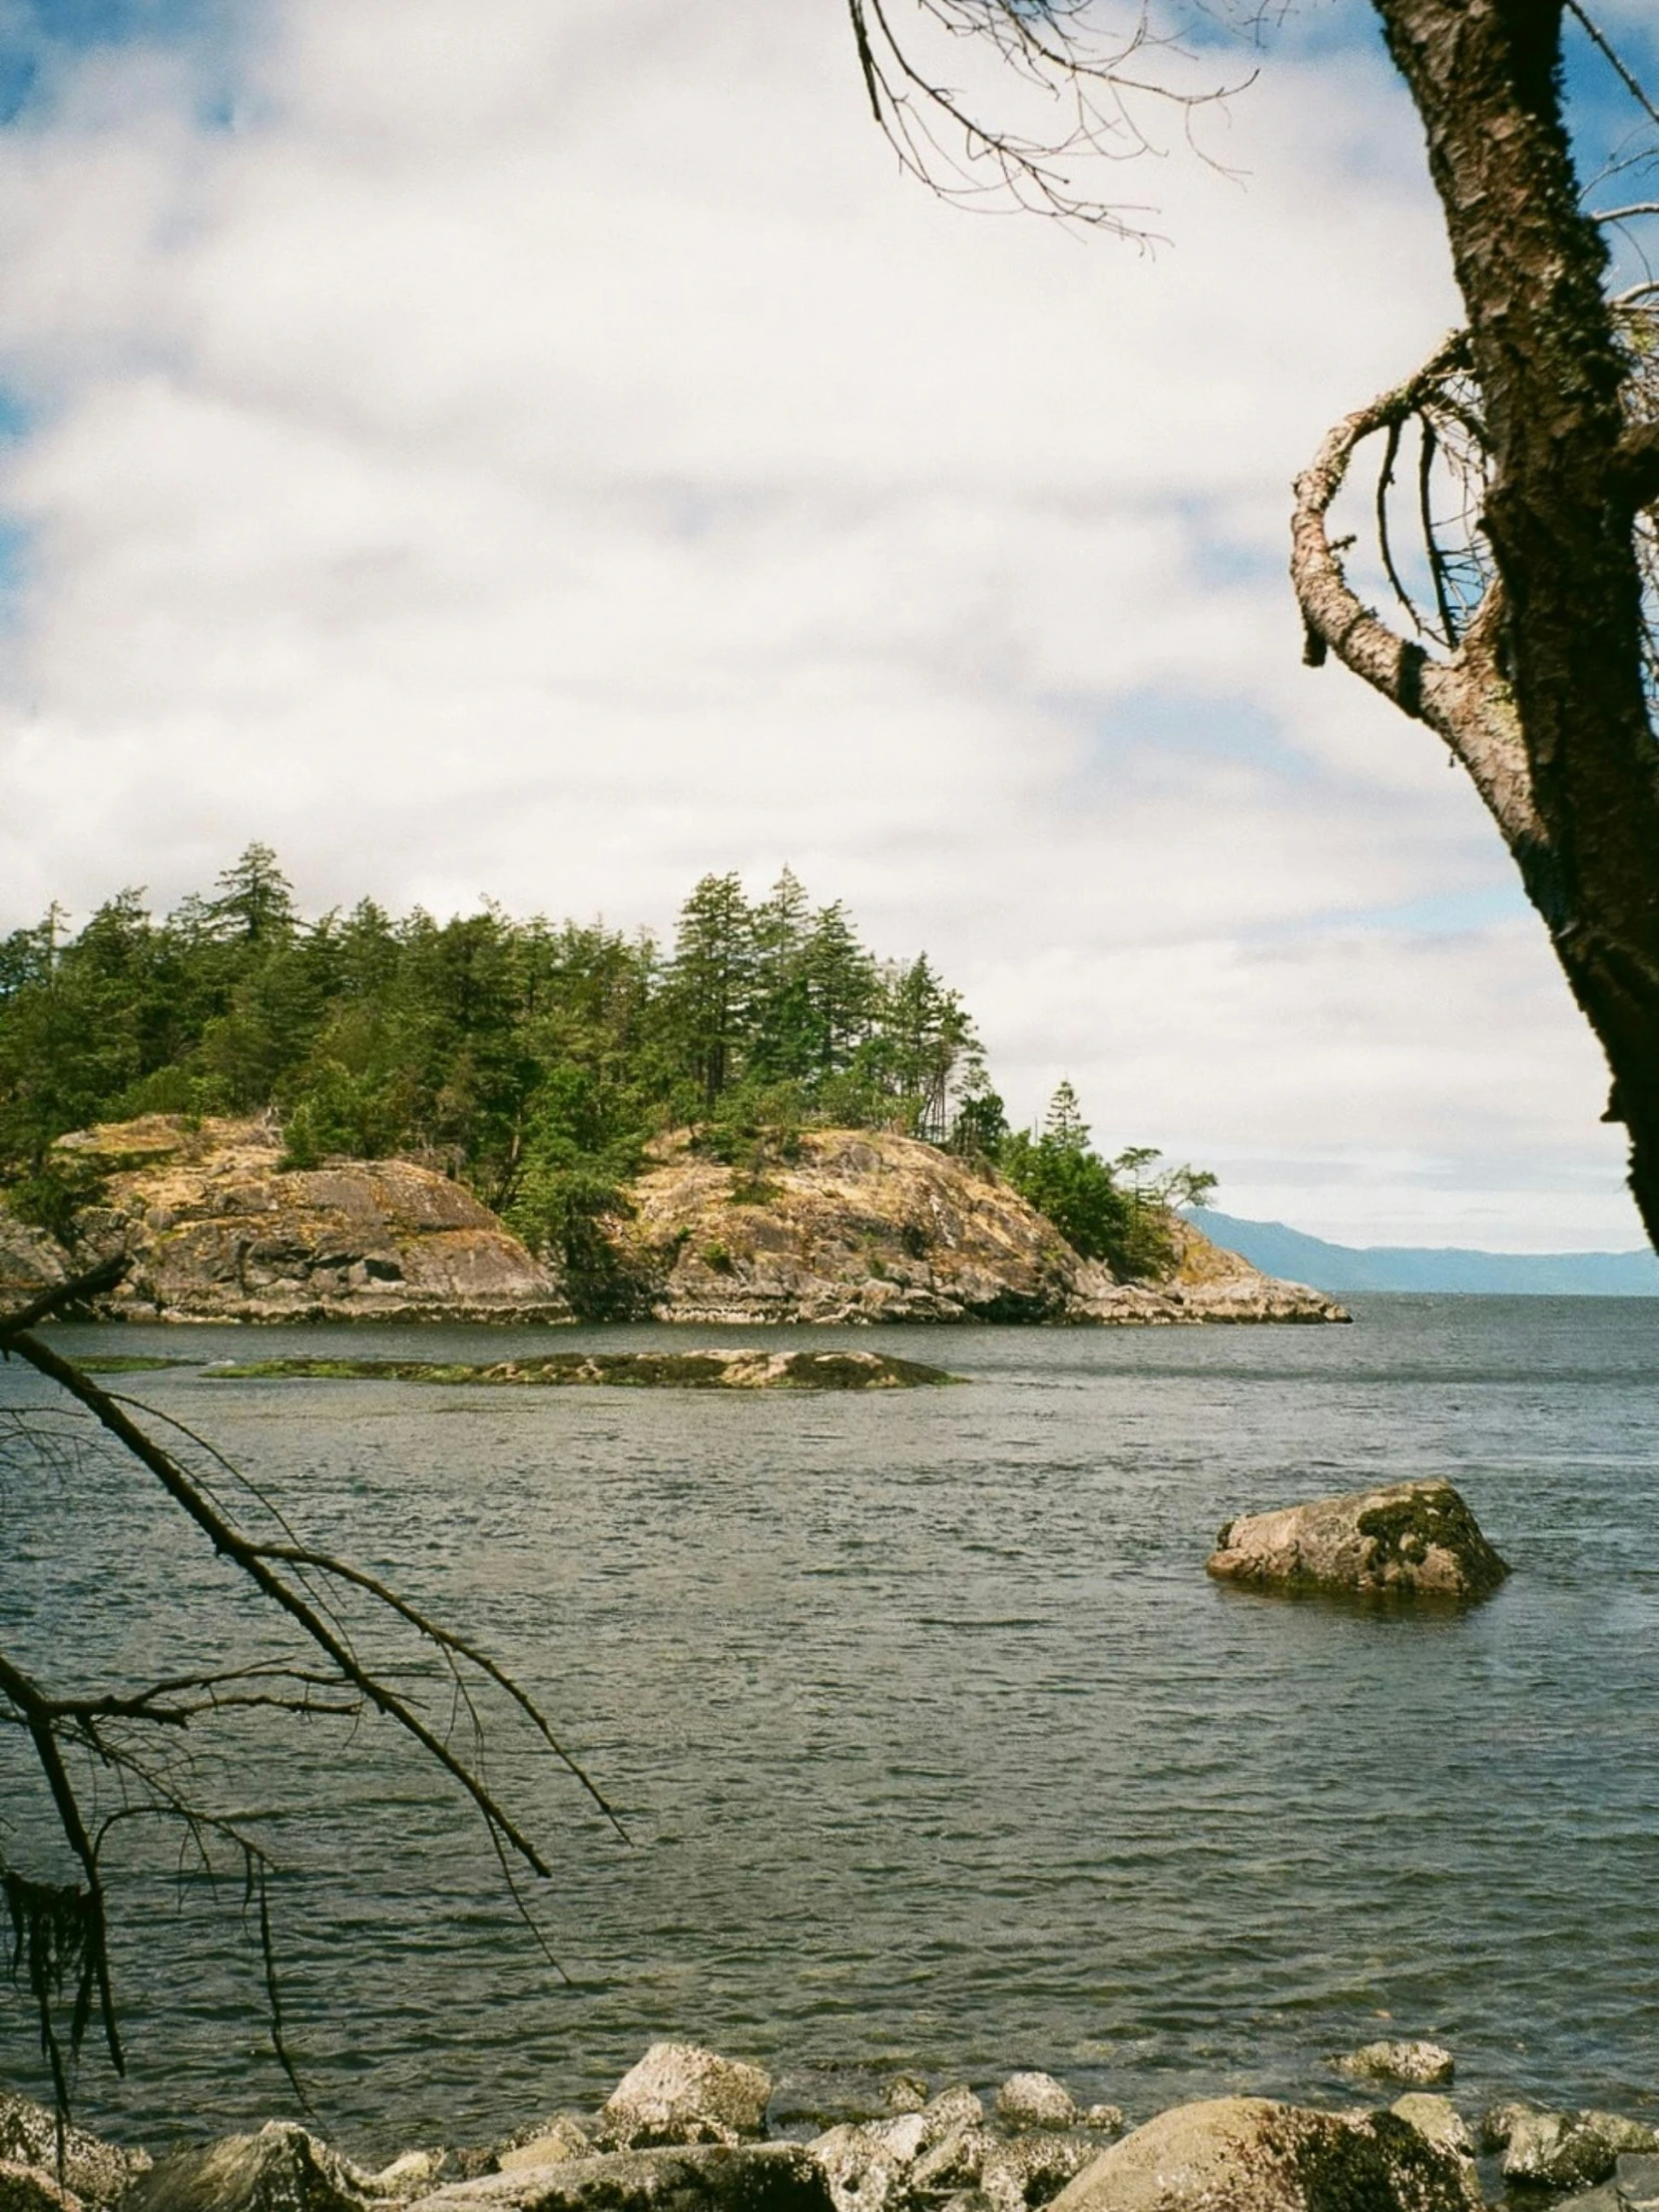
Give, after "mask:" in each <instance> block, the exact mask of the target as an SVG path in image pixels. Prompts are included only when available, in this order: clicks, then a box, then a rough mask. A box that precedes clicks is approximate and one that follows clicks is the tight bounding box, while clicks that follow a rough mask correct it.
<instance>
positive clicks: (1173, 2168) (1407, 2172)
mask: <svg viewBox="0 0 1659 2212" xmlns="http://www.w3.org/2000/svg"><path fill="white" fill-rule="evenodd" d="M1472 2172H1473V2169H1472V2167H1470V2166H1469V2165H1468V2163H1467V2161H1466V2160H1462V2159H1459V2158H1457V2157H1456V2156H1454V2155H1453V2154H1451V2153H1449V2152H1447V2151H1443V2150H1440V2149H1438V2148H1436V2147H1435V2145H1434V2144H1432V2143H1430V2142H1429V2141H1428V2140H1427V2138H1426V2137H1425V2136H1423V2135H1422V2134H1420V2133H1419V2132H1418V2131H1417V2129H1415V2128H1414V2127H1412V2126H1410V2125H1409V2124H1408V2123H1407V2122H1406V2121H1404V2120H1401V2119H1397V2118H1396V2117H1395V2116H1394V2114H1393V2113H1391V2112H1372V2113H1367V2114H1364V2115H1355V2114H1340V2113H1335V2112H1316V2111H1312V2110H1309V2109H1307V2108H1306V2107H1304V2106H1300V2105H1294V2104H1279V2103H1275V2102H1273V2101H1272V2100H1271V2099H1269V2098H1266V2097H1216V2098H1212V2099H1208V2100H1206V2101H1205V2102H1203V2103H1199V2104H1183V2105H1178V2106H1177V2107H1176V2108H1175V2109H1174V2110H1173V2111H1170V2112H1164V2113H1160V2115H1159V2116H1158V2118H1157V2119H1155V2120H1149V2121H1148V2122H1147V2124H1146V2126H1145V2127H1138V2128H1136V2130H1135V2132H1134V2133H1133V2134H1132V2135H1126V2136H1125V2137H1124V2138H1123V2140H1122V2142H1120V2143H1114V2144H1112V2145H1111V2147H1110V2148H1109V2149H1107V2150H1103V2151H1102V2152H1101V2153H1100V2155H1099V2157H1098V2158H1096V2159H1094V2160H1093V2161H1092V2163H1091V2164H1089V2165H1088V2166H1086V2167H1085V2168H1084V2169H1083V2171H1082V2172H1081V2173H1080V2174H1079V2175H1078V2176H1077V2178H1076V2180H1075V2181H1072V2182H1070V2183H1068V2185H1067V2186H1066V2187H1065V2188H1064V2189H1062V2190H1061V2192H1060V2194H1059V2195H1058V2196H1057V2197H1056V2198H1055V2199H1054V2212H1357V2208H1362V2207H1363V2208H1364V2212H1470V2208H1471V2205H1474V2204H1478V2202H1479V2196H1478V2190H1477V2189H1476V2190H1474V2192H1473V2193H1472V2194H1471V2182H1470V2176H1471V2174H1472Z"/></svg>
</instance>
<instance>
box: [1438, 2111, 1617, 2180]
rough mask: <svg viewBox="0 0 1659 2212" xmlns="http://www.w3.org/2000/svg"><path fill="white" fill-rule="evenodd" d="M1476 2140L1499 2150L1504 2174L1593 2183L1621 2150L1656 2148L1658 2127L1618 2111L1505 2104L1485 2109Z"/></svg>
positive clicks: (1607, 2175)
mask: <svg viewBox="0 0 1659 2212" xmlns="http://www.w3.org/2000/svg"><path fill="white" fill-rule="evenodd" d="M1480 2139H1481V2141H1482V2142H1483V2143H1484V2144H1485V2145H1486V2147H1487V2149H1489V2150H1496V2149H1499V2148H1501V2149H1502V2152H1503V2178H1504V2180H1505V2181H1515V2182H1520V2183H1521V2184H1522V2185H1523V2186H1530V2187H1532V2188H1539V2189H1558V2190H1576V2189H1591V2188H1594V2187H1595V2185H1596V2183H1597V2182H1601V2181H1607V2180H1609V2179H1611V2177H1612V2175H1613V2173H1614V2171H1615V2169H1616V2167H1617V2164H1618V2160H1619V2157H1620V2154H1621V2153H1624V2152H1630V2151H1659V2130H1656V2129H1654V2128H1651V2127H1648V2126H1646V2125H1645V2124H1644V2123H1643V2122H1642V2121H1640V2120H1628V2119H1625V2118H1624V2117H1623V2115H1622V2114H1620V2113H1618V2112H1594V2111H1589V2112H1546V2111H1540V2110H1539V2109H1538V2108H1537V2107H1536V2106H1535V2105H1530V2104H1503V2105H1498V2106H1497V2107H1495V2109H1494V2110H1492V2111H1490V2112H1488V2113H1487V2114H1486V2116H1485V2118H1484V2119H1483V2120H1482V2122H1481V2125H1480Z"/></svg>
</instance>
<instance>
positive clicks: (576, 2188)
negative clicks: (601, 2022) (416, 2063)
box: [412, 2143, 834, 2212]
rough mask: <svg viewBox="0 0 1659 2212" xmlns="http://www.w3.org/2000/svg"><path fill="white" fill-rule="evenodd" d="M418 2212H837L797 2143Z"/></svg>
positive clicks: (581, 2176) (452, 2200) (680, 2155)
mask: <svg viewBox="0 0 1659 2212" xmlns="http://www.w3.org/2000/svg"><path fill="white" fill-rule="evenodd" d="M412 2212H834V2207H833V2203H832V2201H831V2198H830V2188H829V2184H828V2182H827V2181H826V2180H825V2176H824V2168H823V2167H822V2166H821V2165H820V2164H819V2162H818V2160H817V2159H816V2158H815V2157H814V2156H813V2154H812V2152H811V2151H809V2150H805V2149H803V2147H802V2146H801V2145H800V2144H799V2143H741V2144H737V2145H729V2144H725V2143H700V2144H696V2145H693V2146H691V2147H689V2148H686V2147H676V2148H669V2149H658V2150H643V2151H614V2152H612V2153H611V2154H610V2155H609V2156H608V2157H601V2158H570V2159H565V2160H563V2161H561V2162H560V2163H558V2164H556V2165H550V2166H520V2167H518V2168H516V2169H515V2170H513V2171H511V2172H506V2173H494V2174H485V2175H483V2176H481V2177H480V2178H479V2179H478V2180H476V2181H456V2182H451V2183H450V2184H449V2185H448V2187H446V2188H443V2189H436V2190H434V2191H433V2192H432V2194H431V2195H430V2196H428V2197H421V2198H420V2199H418V2200H417V2204H416V2206H415V2207H413V2208H412Z"/></svg>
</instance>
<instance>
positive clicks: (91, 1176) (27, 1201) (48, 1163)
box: [6, 1152, 104, 1246]
mask: <svg viewBox="0 0 1659 2212" xmlns="http://www.w3.org/2000/svg"><path fill="white" fill-rule="evenodd" d="M103 1188H104V1177H103V1174H102V1172H101V1171H100V1169H99V1168H98V1166H97V1165H96V1164H95V1163H94V1162H93V1161H91V1160H87V1159H84V1158H80V1159H78V1158H77V1157H76V1156H75V1155H74V1154H73V1153H68V1154H66V1153H62V1152H55V1153H52V1154H51V1155H50V1156H49V1157H48V1158H47V1159H45V1160H43V1161H42V1162H41V1164H40V1166H39V1167H37V1168H34V1169H32V1170H31V1171H30V1172H29V1173H28V1174H27V1175H21V1176H19V1177H18V1179H17V1180H16V1182H14V1183H13V1184H11V1185H10V1186H9V1187H8V1189H7V1192H6V1207H7V1211H8V1212H10V1213H11V1214H13V1215H15V1217H16V1218H17V1220H19V1221H23V1222H27V1223H28V1224H29V1226H30V1227H31V1228H33V1229H44V1230H46V1231H47V1232H48V1234H49V1235H51V1236H54V1237H56V1238H57V1240H58V1242H59V1243H60V1244H64V1245H70V1246H73V1245H74V1244H75V1243H76V1241H77V1238H78V1234H79V1231H78V1224H79V1221H80V1217H81V1214H82V1212H83V1210H84V1209H85V1208H86V1207H88V1206H95V1205H96V1204H97V1203H98V1200H99V1198H100V1197H101V1196H102V1194H103Z"/></svg>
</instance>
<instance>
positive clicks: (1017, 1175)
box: [958, 1082, 1216, 1283]
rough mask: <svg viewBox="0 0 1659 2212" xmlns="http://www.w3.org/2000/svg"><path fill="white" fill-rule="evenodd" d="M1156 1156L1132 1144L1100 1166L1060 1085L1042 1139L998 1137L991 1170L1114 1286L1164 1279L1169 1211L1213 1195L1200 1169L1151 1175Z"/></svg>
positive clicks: (1071, 1093)
mask: <svg viewBox="0 0 1659 2212" xmlns="http://www.w3.org/2000/svg"><path fill="white" fill-rule="evenodd" d="M1000 1106H1001V1101H1000V1100H998V1101H997V1107H998V1110H1000ZM958 1118H960V1117H958ZM1162 1157H1163V1155H1162V1154H1161V1153H1159V1152H1157V1151H1155V1150H1153V1149H1152V1148H1151V1147H1150V1146H1147V1145H1131V1146H1129V1147H1128V1149H1127V1150H1125V1151H1123V1152H1120V1153H1119V1154H1118V1155H1117V1157H1116V1159H1114V1160H1103V1159H1102V1158H1101V1157H1100V1155H1099V1153H1098V1152H1096V1151H1094V1150H1093V1149H1092V1147H1091V1146H1090V1143H1089V1128H1088V1124H1087V1123H1086V1122H1085V1121H1084V1119H1083V1113H1082V1107H1081V1105H1080V1104H1079V1101H1078V1097H1077V1093H1076V1091H1075V1090H1074V1089H1073V1088H1072V1086H1071V1084H1070V1082H1062V1083H1061V1084H1060V1086H1059V1088H1058V1089H1057V1090H1056V1091H1055V1093H1054V1096H1053V1097H1052V1098H1051V1099H1050V1100H1049V1102H1048V1110H1047V1112H1046V1113H1045V1115H1044V1116H1043V1125H1042V1130H1041V1132H1040V1134H1038V1135H1035V1136H1032V1135H1030V1134H1028V1133H1027V1132H1026V1131H1024V1130H1018V1131H1014V1132H1012V1133H1011V1134H1009V1135H1006V1136H1004V1137H1003V1138H1002V1140H1001V1143H1000V1146H999V1149H998V1155H997V1164H998V1165H999V1166H1000V1167H1001V1169H1002V1172H1003V1174H1004V1175H1006V1176H1007V1178H1008V1180H1009V1182H1010V1183H1012V1184H1013V1186H1014V1188H1015V1189H1016V1190H1017V1191H1018V1192H1019V1193H1020V1194H1021V1196H1022V1197H1024V1198H1026V1199H1028V1200H1029V1201H1030V1203H1031V1204H1032V1205H1033V1206H1035V1207H1036V1209H1037V1211H1038V1212H1039V1213H1040V1214H1045V1215H1046V1216H1047V1217H1048V1219H1049V1220H1050V1221H1051V1222H1053V1224H1054V1226H1055V1228H1056V1229H1058V1230H1059V1232H1060V1234H1061V1236H1063V1237H1064V1238H1065V1240H1066V1242H1067V1243H1068V1244H1069V1245H1070V1246H1071V1248H1072V1250H1073V1251H1074V1252H1078V1253H1081V1254H1082V1256H1083V1258H1084V1259H1085V1260H1104V1261H1105V1262H1106V1264H1107V1265H1108V1267H1110V1269H1111V1270H1112V1273H1113V1274H1114V1275H1115V1276H1116V1277H1117V1278H1118V1280H1119V1281H1120V1282H1130V1283H1132V1282H1138V1281H1146V1280H1148V1279H1152V1280H1156V1279H1158V1278H1159V1277H1161V1276H1164V1275H1167V1274H1168V1273H1169V1271H1170V1269H1171V1267H1172V1266H1173V1265H1174V1262H1175V1242H1174V1228H1175V1224H1174V1221H1173V1219H1172V1214H1171V1209H1172V1208H1173V1207H1174V1206H1177V1205H1202V1204H1203V1203H1204V1202H1205V1200H1206V1199H1207V1198H1208V1197H1209V1196H1210V1195H1211V1194H1212V1193H1213V1192H1214V1190H1215V1188H1216V1178H1215V1177H1214V1176H1213V1175H1211V1174H1209V1173H1207V1172H1206V1171H1204V1170H1201V1169H1196V1168H1190V1167H1184V1166H1183V1167H1177V1168H1167V1169H1164V1170H1163V1171H1161V1172H1154V1169H1155V1167H1156V1163H1157V1162H1158V1161H1159V1160H1160V1159H1161V1158H1162Z"/></svg>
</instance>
